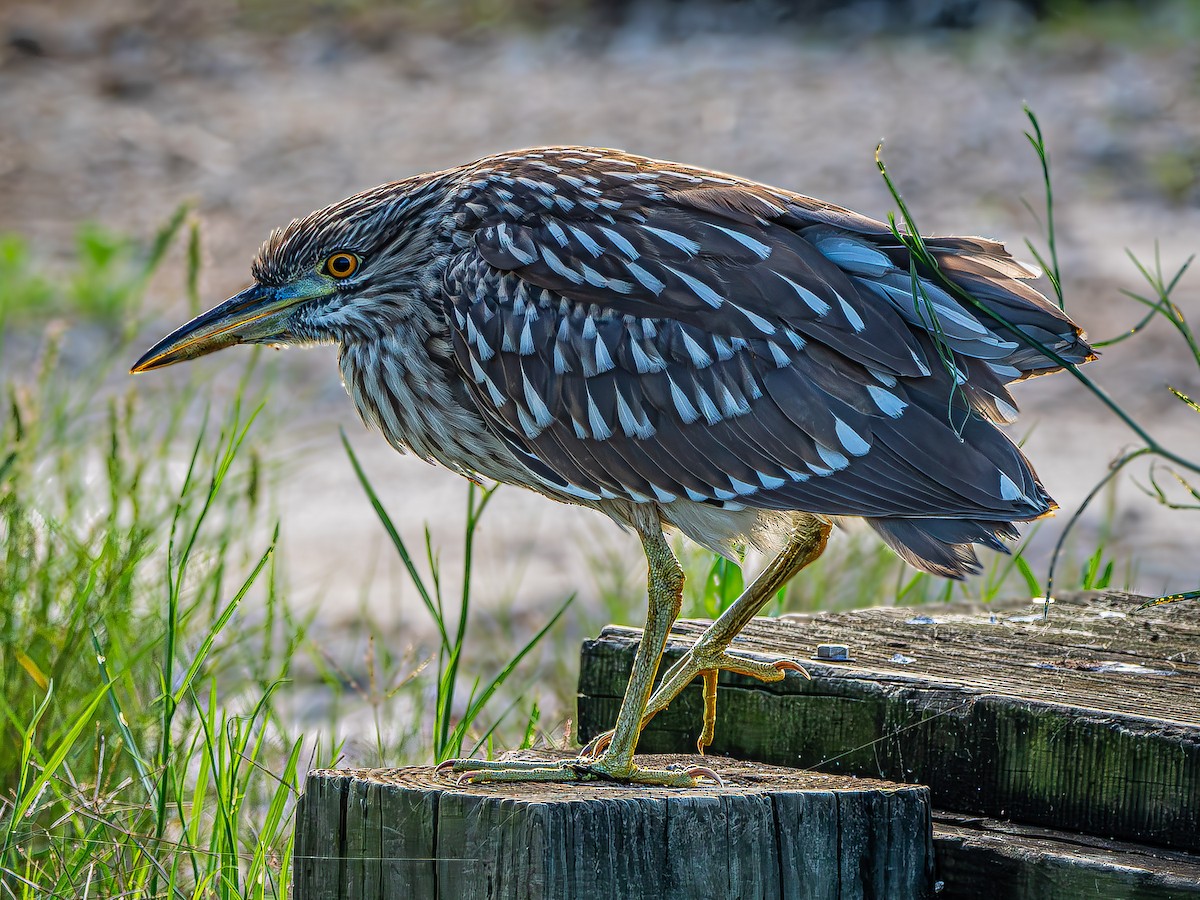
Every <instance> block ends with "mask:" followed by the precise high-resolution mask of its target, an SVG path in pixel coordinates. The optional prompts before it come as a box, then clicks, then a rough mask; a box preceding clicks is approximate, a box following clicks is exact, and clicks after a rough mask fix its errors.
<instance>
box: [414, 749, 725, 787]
mask: <svg viewBox="0 0 1200 900" xmlns="http://www.w3.org/2000/svg"><path fill="white" fill-rule="evenodd" d="M434 774H435V775H446V776H455V775H456V776H457V777H456V778H455V783H456V784H461V783H462V782H471V783H474V784H482V783H500V782H513V781H542V782H557V783H564V782H579V781H609V782H616V783H618V784H645V785H653V786H655V787H697V786H698V785H699V783H700V780H701V779H708V780H709V781H712V782H714V783H716V784H718V785H721V784H724V782H723V781H721V776H720V775H718V774H717V773H716V772H714V771H713V770H712V769H710V768H708V767H707V766H670V767H668V768H665V769H650V768H642V767H641V766H638V765H635V764H634V763H633V762H629V761H625V762H623V761H621V760H618V759H606V758H605V756H604V755H602V756H598V757H590V756H584V755H581V756H578V757H576V758H575V759H564V760H558V761H547V760H540V759H507V760H488V759H448V760H446V761H445V762H444V763H442V764H441V765H439V766H438V767H437V768H436V769H434Z"/></svg>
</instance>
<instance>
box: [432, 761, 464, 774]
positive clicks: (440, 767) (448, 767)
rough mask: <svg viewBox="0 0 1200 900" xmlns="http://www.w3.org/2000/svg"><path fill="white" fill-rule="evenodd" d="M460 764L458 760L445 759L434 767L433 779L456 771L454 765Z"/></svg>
mask: <svg viewBox="0 0 1200 900" xmlns="http://www.w3.org/2000/svg"><path fill="white" fill-rule="evenodd" d="M456 762H458V760H456V759H445V760H442V761H441V762H440V763H438V764H437V765H436V766H434V767H433V777H434V778H436V777H437V776H439V775H444V774H445V773H447V772H450V771H453V770H454V764H455V763H456Z"/></svg>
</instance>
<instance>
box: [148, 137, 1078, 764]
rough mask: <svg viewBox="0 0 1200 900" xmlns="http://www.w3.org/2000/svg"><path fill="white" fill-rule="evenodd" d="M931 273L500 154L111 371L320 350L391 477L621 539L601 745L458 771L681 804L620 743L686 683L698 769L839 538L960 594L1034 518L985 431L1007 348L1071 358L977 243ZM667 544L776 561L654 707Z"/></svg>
mask: <svg viewBox="0 0 1200 900" xmlns="http://www.w3.org/2000/svg"><path fill="white" fill-rule="evenodd" d="M925 247H926V248H927V250H928V251H929V253H930V255H931V257H932V259H933V260H934V261H936V269H937V271H935V270H934V267H932V266H928V265H925V264H922V263H920V262H919V261H918V260H915V259H914V258H913V257H912V256H911V255H910V253H909V250H908V249H907V248H906V246H905V245H904V244H903V242H901V241H898V240H897V239H896V238H895V236H894V235H893V234H892V232H891V231H890V230H889V228H888V227H887V226H886V225H884V224H882V223H880V222H877V221H874V220H872V219H868V218H865V217H863V216H860V215H858V214H856V213H853V212H850V211H849V210H845V209H841V208H839V207H837V206H832V205H830V204H828V203H823V202H821V201H819V200H813V199H811V198H809V197H804V196H801V195H799V194H794V193H791V192H790V191H785V190H780V189H777V188H773V187H769V186H767V185H763V184H758V183H755V182H753V181H748V180H746V179H742V178H737V177H735V176H732V175H725V174H721V173H717V172H712V171H708V170H705V169H699V168H694V167H691V166H684V165H677V164H675V163H670V162H662V161H659V160H653V159H646V158H643V157H640V156H632V155H629V154H626V153H622V152H619V151H616V150H601V149H595V148H590V147H546V148H540V149H535V150H522V151H516V152H512V153H503V154H500V155H497V156H490V157H487V158H485V159H481V160H479V161H477V162H473V163H469V164H467V165H463V166H459V167H457V168H453V169H447V170H445V171H442V172H435V173H432V174H427V175H418V176H416V177H413V178H409V179H406V180H404V181H398V182H394V183H391V184H385V185H382V186H380V187H377V188H374V189H373V190H369V191H365V192H363V193H361V194H356V195H354V196H353V197H350V198H348V199H346V200H343V201H341V202H340V203H335V204H334V205H332V206H329V207H327V208H325V209H322V210H319V211H317V212H314V213H310V214H309V215H307V216H305V217H304V218H302V219H297V220H296V221H294V222H292V223H291V224H290V225H288V226H287V227H286V228H283V229H279V230H276V231H275V232H273V233H272V234H271V236H270V237H269V238H268V239H267V241H266V243H265V244H263V246H262V249H261V250H260V251H259V253H258V257H257V258H256V259H255V260H254V263H253V266H252V272H253V276H254V283H253V284H252V285H251V286H250V287H248V288H247V289H246V290H244V291H242V292H241V293H239V294H237V295H236V296H235V297H233V298H232V299H230V300H227V301H225V302H224V303H222V304H220V305H219V306H217V307H215V308H214V309H212V310H210V311H208V312H206V313H204V314H203V315H201V316H199V317H198V318H196V319H194V320H193V321H191V322H189V323H188V324H186V325H184V326H183V327H182V328H180V329H178V330H177V331H175V332H173V333H172V334H170V335H168V336H167V337H166V338H164V339H163V340H162V341H161V342H159V343H158V344H157V345H156V346H155V347H153V348H152V349H151V350H150V351H149V352H148V353H146V355H145V356H143V357H142V358H141V359H140V360H138V362H137V364H136V365H135V366H134V367H133V371H134V372H145V371H149V370H151V369H158V368H161V367H163V366H168V365H171V364H173V363H177V362H181V361H183V360H186V359H193V358H195V357H198V356H202V355H204V354H206V353H211V352H213V351H214V350H219V349H222V348H224V347H228V346H230V345H232V344H238V343H270V344H315V343H334V344H337V345H338V353H339V355H338V359H339V364H340V366H341V373H342V380H343V382H344V383H345V386H346V389H347V391H348V392H349V394H350V396H351V399H352V400H353V401H354V404H355V406H356V407H357V409H358V412H359V414H360V415H361V416H362V418H363V420H364V421H365V422H366V423H367V424H368V425H372V426H374V427H376V428H378V429H379V430H380V431H381V432H382V434H383V436H384V437H385V438H386V439H387V441H388V442H389V443H390V444H391V445H392V446H393V447H395V448H396V449H397V450H400V451H407V452H411V453H414V454H416V455H417V456H420V457H421V458H423V459H425V460H427V461H429V462H436V463H440V464H441V465H444V466H446V467H447V468H449V469H452V470H453V471H455V472H458V473H460V474H462V475H465V476H467V477H471V478H477V477H483V478H488V479H492V480H494V481H498V482H504V483H507V484H516V485H521V486H522V487H526V488H530V489H531V490H534V491H538V492H539V493H541V494H544V495H546V496H547V497H550V498H552V499H555V500H559V501H562V502H564V503H573V504H577V505H580V506H587V507H591V508H593V509H598V510H600V511H601V512H604V513H605V514H607V515H608V516H610V517H611V518H612V519H614V520H615V521H616V522H617V523H619V524H620V525H622V526H625V527H627V528H630V529H633V530H634V531H636V533H637V534H638V536H639V537H640V538H641V542H642V546H643V548H644V549H645V554H646V560H647V563H648V566H649V576H648V582H649V612H648V614H647V620H646V628H645V631H644V635H643V638H642V641H641V644H640V646H639V648H638V652H637V656H636V660H635V663H634V668H633V673H632V676H631V677H630V681H629V687H628V689H627V690H626V693H625V699H624V701H623V703H622V705H621V710H620V713H619V715H618V717H617V721H616V727H615V729H614V731H613V732H611V733H610V734H609V735H607V736H605V738H603V739H602V740H601V741H599V742H598V743H597V744H596V745H594V746H593V747H592V748H591V749H590V750H585V751H584V753H583V754H582V755H581V756H580V757H579V758H578V759H575V760H572V761H570V762H568V763H565V764H563V765H561V766H552V765H546V764H543V763H539V764H533V763H529V764H521V763H512V762H509V763H491V764H489V763H484V762H480V761H474V760H460V761H457V762H455V763H454V764H453V768H454V769H456V770H457V771H461V772H467V773H469V777H471V778H475V779H480V780H516V779H544V780H587V779H593V778H603V779H615V780H619V781H630V782H641V783H648V784H670V785H689V784H693V783H695V780H696V779H697V778H699V777H701V776H703V775H705V774H707V770H704V769H700V768H694V769H679V770H674V769H671V770H652V769H647V768H641V767H638V766H637V765H636V764H635V762H634V749H635V747H636V745H637V740H638V735H639V734H640V732H641V730H642V727H643V726H644V725H645V723H646V722H647V721H648V720H649V718H650V717H651V716H652V715H654V714H655V713H656V712H658V711H659V710H661V709H662V708H663V707H665V706H666V705H667V704H668V703H670V701H671V700H672V699H673V698H674V697H675V696H676V695H677V694H678V693H679V692H680V691H681V690H682V689H683V688H684V687H685V686H686V685H687V684H689V683H690V682H691V681H692V680H693V679H694V678H696V677H697V676H701V677H702V678H703V685H704V690H705V698H706V704H705V709H706V712H705V720H704V723H703V730H702V734H701V738H700V742H699V744H700V748H701V750H703V748H704V746H705V745H706V744H708V743H710V742H711V739H712V728H713V720H714V709H715V689H716V677H717V672H718V671H719V670H721V669H726V670H730V671H734V672H740V673H743V674H746V675H750V676H753V677H756V678H759V679H762V680H765V681H776V680H779V679H781V678H783V677H784V675H785V672H786V671H788V670H789V669H794V670H800V667H799V666H797V665H796V664H795V663H793V662H791V661H789V660H779V661H777V662H775V663H773V664H767V663H764V662H761V661H758V660H751V659H746V658H742V657H739V656H738V655H736V654H734V653H730V652H729V650H728V647H729V645H730V642H731V641H732V639H733V638H734V636H735V635H736V634H737V633H738V632H739V631H740V630H741V629H742V628H743V627H744V626H745V624H746V623H747V622H748V621H749V620H750V619H751V618H752V617H753V616H754V615H755V613H757V612H758V611H759V609H761V607H762V606H763V604H764V603H765V602H766V601H767V600H768V599H770V598H771V597H772V596H773V595H774V594H775V592H776V591H777V590H778V589H779V588H780V587H781V586H782V585H784V584H785V583H786V582H787V581H788V579H790V578H791V577H792V576H793V575H795V574H796V572H798V571H799V570H800V569H802V568H803V567H804V566H806V565H807V564H808V563H810V562H812V561H813V560H814V559H816V558H817V557H818V556H819V555H820V553H821V552H822V550H824V548H825V542H826V539H827V538H828V535H829V531H830V527H831V523H832V521H833V520H834V519H836V518H838V517H847V516H849V517H861V518H863V519H865V520H866V522H867V524H869V525H870V526H871V527H872V528H874V529H875V531H876V532H878V533H879V535H880V536H881V537H882V538H883V540H884V541H886V542H887V544H888V545H889V546H891V547H892V548H893V549H894V550H895V551H896V552H897V553H898V554H899V555H900V556H901V557H903V558H904V559H905V560H906V561H907V562H908V563H910V564H911V565H913V566H915V567H917V568H918V569H921V570H923V571H925V572H931V573H933V574H936V575H942V576H945V577H948V578H962V577H963V576H965V575H967V574H970V573H973V572H977V571H978V570H979V568H980V566H979V562H978V559H977V557H976V555H975V552H974V549H973V546H972V545H974V544H981V545H983V546H987V547H991V548H994V549H1004V541H1005V540H1006V539H1011V538H1013V537H1015V536H1016V533H1017V532H1016V529H1015V528H1014V526H1013V524H1012V523H1014V522H1022V521H1028V520H1031V519H1036V518H1038V517H1040V516H1043V515H1046V514H1047V513H1048V512H1050V511H1051V510H1052V509H1053V508H1054V503H1053V501H1052V500H1051V499H1050V496H1049V495H1048V494H1047V493H1046V491H1045V489H1044V488H1043V487H1042V485H1041V483H1040V482H1039V481H1038V478H1037V476H1036V474H1035V473H1034V471H1033V469H1032V467H1031V466H1030V464H1029V462H1028V461H1027V460H1026V459H1025V457H1024V456H1023V455H1022V453H1021V451H1020V450H1018V449H1017V447H1016V446H1014V445H1013V443H1012V442H1011V441H1010V440H1009V439H1008V438H1007V437H1005V436H1004V434H1003V433H1002V432H1001V431H1000V430H999V429H998V428H997V427H996V426H997V425H998V424H1001V423H1005V422H1010V421H1012V419H1013V418H1014V417H1015V416H1016V413H1017V409H1016V404H1015V403H1014V401H1013V398H1012V396H1011V395H1010V394H1009V392H1008V389H1007V385H1008V384H1010V383H1012V382H1015V381H1020V380H1022V379H1024V378H1027V377H1029V376H1031V375H1039V374H1042V373H1045V372H1050V371H1054V370H1056V369H1057V368H1058V365H1056V363H1055V362H1053V361H1052V360H1051V359H1050V358H1048V357H1047V356H1045V355H1043V353H1041V352H1040V351H1039V350H1038V349H1036V348H1034V347H1032V346H1030V344H1029V343H1028V341H1029V339H1032V341H1034V342H1037V343H1039V344H1041V345H1043V346H1045V347H1047V348H1049V349H1050V350H1052V351H1054V353H1056V354H1057V355H1058V357H1059V358H1060V359H1064V360H1067V361H1070V362H1073V363H1079V362H1084V361H1087V360H1088V359H1091V358H1092V356H1093V354H1092V351H1091V348H1090V347H1089V346H1088V345H1087V343H1086V342H1085V340H1084V336H1083V334H1082V333H1081V332H1080V330H1079V328H1078V327H1076V325H1075V324H1074V323H1073V322H1072V321H1071V320H1070V319H1069V318H1068V317H1067V316H1066V315H1065V314H1064V313H1063V312H1061V311H1060V310H1059V309H1057V308H1056V307H1054V306H1053V305H1052V304H1050V303H1048V302H1047V301H1046V299H1045V298H1044V297H1043V296H1042V295H1041V294H1039V293H1038V292H1037V291H1036V290H1034V289H1033V288H1031V287H1030V286H1029V285H1027V284H1026V283H1025V279H1029V278H1032V277H1035V276H1036V274H1037V273H1036V272H1034V271H1031V270H1030V269H1029V268H1027V267H1026V266H1024V265H1022V264H1021V263H1019V262H1017V261H1016V260H1014V259H1013V258H1012V257H1011V256H1010V255H1009V254H1008V252H1007V251H1005V249H1004V247H1003V246H1001V245H1000V244H998V243H995V242H993V241H990V240H984V239H982V238H973V237H930V238H926V239H925ZM943 279H946V280H947V281H948V282H949V284H947V281H943ZM959 291H963V292H969V293H970V295H972V296H973V297H974V298H976V299H977V300H978V301H980V302H981V303H982V304H983V305H984V307H986V308H987V309H988V310H991V311H992V312H994V313H996V314H998V315H999V316H1000V317H1001V318H1002V319H1003V320H1004V321H1005V322H1007V323H1009V324H1008V325H1004V324H1001V323H1000V322H999V321H998V320H996V319H994V318H992V317H991V316H989V315H987V314H986V313H984V312H981V311H980V310H979V309H978V308H977V307H976V306H974V305H973V304H971V303H970V302H967V301H965V300H962V299H960V298H961V294H960V293H959ZM1010 326H1011V327H1010ZM1013 329H1016V331H1019V332H1020V335H1018V334H1016V333H1015V332H1014V331H1013ZM1022 338H1024V339H1022ZM668 527H669V528H675V529H678V530H679V531H682V532H683V533H684V534H686V535H688V536H689V537H690V538H692V539H693V540H695V541H697V542H698V543H700V544H702V545H704V546H705V547H709V548H711V549H713V550H715V551H717V552H719V553H722V554H724V555H726V556H729V557H731V558H736V555H737V553H738V552H739V551H740V549H742V548H744V547H745V546H746V545H747V544H749V545H753V546H755V547H758V548H760V549H764V550H768V551H771V552H773V553H774V554H775V555H774V557H773V561H772V562H771V563H770V564H769V565H768V566H767V568H766V569H765V571H764V572H763V573H762V574H761V575H760V576H759V577H758V578H757V579H756V580H755V581H754V582H753V583H752V584H751V585H750V587H748V588H747V589H746V591H745V593H743V594H742V596H741V597H739V598H738V599H737V600H736V601H735V602H734V604H733V605H732V606H731V607H730V608H729V610H728V611H727V612H726V613H725V614H724V615H722V616H721V617H720V619H718V620H717V621H716V622H715V623H714V624H713V625H712V627H711V628H709V629H708V631H707V632H706V633H705V634H704V636H703V637H702V638H701V639H700V640H699V641H698V642H697V643H696V645H695V646H694V647H693V648H692V649H691V650H690V651H689V652H688V653H687V655H686V656H685V657H684V658H683V659H682V660H681V661H680V662H679V663H677V664H676V665H675V666H674V667H673V668H672V669H671V670H670V671H668V672H667V673H666V674H665V675H664V676H663V678H662V681H661V683H660V684H659V687H658V689H657V691H655V690H654V682H655V678H656V675H657V671H658V666H659V661H660V658H661V656H662V651H663V647H664V645H665V643H666V639H667V634H668V632H669V630H670V628H671V624H672V622H673V621H674V619H675V618H676V616H677V615H678V614H679V609H680V602H681V601H680V598H681V591H682V586H683V573H682V571H681V569H680V567H679V563H678V562H677V561H676V559H675V557H674V556H673V555H672V552H671V549H670V547H669V546H668V544H667V541H666V539H665V538H664V528H668ZM800 671H802V670H800Z"/></svg>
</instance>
